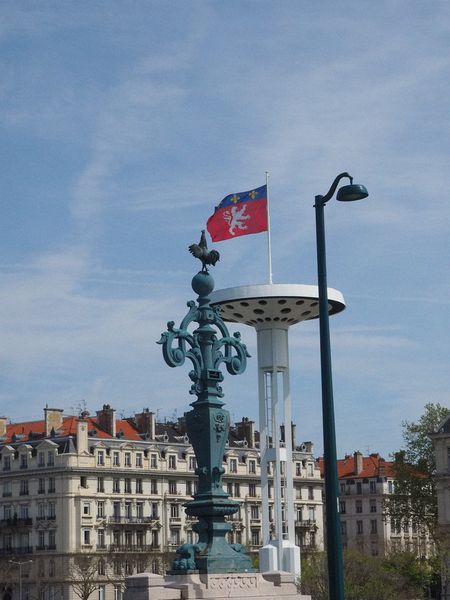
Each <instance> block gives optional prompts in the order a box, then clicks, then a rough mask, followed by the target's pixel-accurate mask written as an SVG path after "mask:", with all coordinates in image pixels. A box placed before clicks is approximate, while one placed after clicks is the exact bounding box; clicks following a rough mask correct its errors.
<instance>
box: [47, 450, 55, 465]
mask: <svg viewBox="0 0 450 600" xmlns="http://www.w3.org/2000/svg"><path fill="white" fill-rule="evenodd" d="M54 466H55V451H54V450H49V451H48V452H47V467H54Z"/></svg>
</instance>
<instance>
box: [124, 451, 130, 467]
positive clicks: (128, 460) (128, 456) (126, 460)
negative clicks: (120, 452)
mask: <svg viewBox="0 0 450 600" xmlns="http://www.w3.org/2000/svg"><path fill="white" fill-rule="evenodd" d="M124 459H125V460H124V462H125V466H126V467H131V452H125V456H124Z"/></svg>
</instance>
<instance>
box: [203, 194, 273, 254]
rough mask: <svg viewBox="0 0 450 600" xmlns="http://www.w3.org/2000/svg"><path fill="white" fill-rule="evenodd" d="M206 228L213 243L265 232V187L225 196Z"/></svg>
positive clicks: (266, 222)
mask: <svg viewBox="0 0 450 600" xmlns="http://www.w3.org/2000/svg"><path fill="white" fill-rule="evenodd" d="M206 227H207V229H208V232H209V235H210V236H211V239H212V241H213V242H220V241H222V240H229V239H232V238H235V237H239V236H241V235H249V234H251V233H261V232H262V231H267V230H268V217H267V185H263V186H261V187H259V188H254V189H253V190H250V191H248V192H240V193H238V194H230V195H229V196H226V197H225V198H224V199H223V200H222V202H221V203H220V204H219V206H216V208H215V211H214V214H213V215H211V216H210V217H209V219H208V222H207V225H206Z"/></svg>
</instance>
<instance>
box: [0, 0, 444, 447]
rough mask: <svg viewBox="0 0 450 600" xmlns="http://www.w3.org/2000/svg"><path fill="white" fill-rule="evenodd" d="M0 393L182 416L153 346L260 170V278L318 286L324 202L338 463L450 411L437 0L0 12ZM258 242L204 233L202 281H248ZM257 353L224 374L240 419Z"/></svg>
mask: <svg viewBox="0 0 450 600" xmlns="http://www.w3.org/2000/svg"><path fill="white" fill-rule="evenodd" d="M0 44H1V52H0V65H1V74H2V76H1V82H0V96H1V104H0V126H1V142H0V153H1V165H2V168H1V178H0V181H1V183H0V185H1V198H2V218H1V221H0V227H1V235H0V247H1V258H0V309H1V310H0V337H1V344H0V372H1V378H0V401H1V407H2V408H1V412H2V413H3V414H5V415H7V416H9V417H11V418H12V419H13V420H18V419H25V418H26V419H31V418H35V417H40V416H41V415H42V408H43V407H44V406H45V404H46V403H48V404H49V405H50V406H54V407H59V408H64V409H66V410H67V411H68V412H72V410H73V408H75V407H77V406H78V405H79V404H80V402H81V401H82V400H85V401H86V403H87V406H88V408H89V409H90V410H91V412H95V410H97V409H98V408H100V407H101V405H102V404H103V403H110V404H112V405H113V406H114V407H116V408H117V409H118V412H119V414H124V415H126V416H128V415H131V414H132V413H133V412H134V411H138V410H141V409H142V408H143V407H144V406H148V407H149V408H151V409H153V410H159V415H160V416H167V417H170V416H173V415H174V414H177V415H178V416H180V415H182V414H183V412H184V411H185V410H186V408H187V405H188V402H189V401H191V399H192V398H191V397H189V395H188V393H187V392H188V388H189V380H188V377H187V371H188V368H186V369H184V368H181V369H176V370H171V369H169V368H168V367H166V366H165V364H164V362H163V359H162V356H161V348H160V346H157V345H156V344H155V341H156V340H157V339H159V335H160V332H161V331H163V330H164V329H165V326H166V325H165V324H166V321H168V320H172V319H173V320H175V321H176V322H179V321H180V320H181V318H182V317H183V316H184V314H185V312H186V304H185V303H186V301H187V300H189V299H191V298H192V297H193V293H192V291H191V290H190V280H191V277H192V275H193V274H194V273H195V271H196V269H197V267H198V265H196V264H195V262H194V261H193V259H192V257H191V256H190V255H189V254H188V253H187V251H186V248H187V246H188V245H189V244H190V243H191V242H193V241H197V239H198V237H199V232H200V229H201V228H202V227H204V225H205V222H206V219H207V218H208V216H209V215H210V214H211V212H212V210H213V207H214V205H215V204H217V202H218V201H220V200H221V199H222V198H223V197H224V196H226V195H227V194H229V193H232V192H239V191H243V190H247V189H251V188H252V187H255V186H259V185H262V184H263V183H264V172H265V171H266V170H268V171H270V175H271V179H270V183H271V213H272V236H273V265H274V281H275V282H276V283H306V284H314V283H315V282H316V261H315V240H314V210H313V208H312V205H313V198H314V195H315V194H320V193H321V194H324V193H325V192H326V191H327V190H328V187H329V185H330V184H331V181H332V180H333V178H334V177H335V175H336V174H338V173H339V172H341V171H344V170H347V171H349V172H350V173H352V174H353V175H354V177H355V181H357V182H361V183H364V184H365V185H366V186H367V187H368V189H369V192H370V198H369V199H368V200H367V201H365V202H359V203H351V204H340V203H336V202H334V201H333V202H330V203H329V205H328V206H327V208H326V224H327V250H328V281H329V285H330V286H333V287H336V288H338V289H340V290H341V291H342V292H343V294H344V296H345V298H346V301H347V306H348V308H347V310H346V311H345V312H344V313H342V314H341V315H339V316H336V317H334V318H333V319H332V320H331V330H332V352H333V371H334V390H335V404H336V424H337V439H338V449H339V453H340V454H341V455H342V454H343V453H344V452H353V451H354V450H357V449H359V450H361V451H363V452H364V453H366V452H367V451H368V450H369V451H370V452H376V451H379V452H381V453H382V454H383V455H385V456H386V457H387V456H388V455H389V453H391V452H392V451H394V450H396V449H397V448H398V447H399V446H400V444H401V421H402V420H404V419H409V420H413V419H416V418H417V417H418V416H419V415H420V414H421V412H422V409H423V406H424V404H425V403H426V402H429V401H432V402H440V403H442V404H444V405H447V406H449V403H450V401H449V392H448V390H449V388H450V369H449V350H450V342H449V329H450V328H449V321H450V317H449V303H450V302H449V298H450V294H449V292H450V285H449V258H450V252H449V222H450V202H449V200H448V189H449V175H448V173H449V169H448V150H449V118H448V99H449V91H450V89H449V88H450V85H449V82H450V5H449V3H448V2H439V1H437V0H435V1H433V2H426V3H425V2H417V1H415V0H406V1H401V0H398V1H396V2H394V1H391V2H383V1H380V2H371V1H364V0H358V1H356V0H355V1H342V2H339V3H336V2H328V1H324V2H312V1H311V2H310V1H301V0H297V1H295V2H294V1H289V0H283V1H279V2H275V1H271V2H266V1H256V0H251V1H250V0H248V1H246V0H241V1H239V2H238V1H233V0H230V1H227V2H218V1H206V0H205V1H203V2H195V1H191V2H181V1H161V2H158V1H145V2H144V1H139V0H135V1H133V2H131V1H129V2H128V1H125V0H123V1H120V2H119V1H115V0H108V1H97V0H93V1H91V2H71V1H68V0H67V1H63V2H60V1H58V2H56V1H48V2H46V1H45V0H42V1H40V2H32V1H28V0H23V1H21V2H17V1H16V0H14V1H12V0H11V1H8V0H4V1H3V2H2V3H1V6H0ZM265 243H266V240H265V235H264V234H260V235H253V236H246V237H243V238H240V239H236V240H232V241H228V242H221V243H218V244H217V245H216V246H217V249H218V250H219V251H220V252H221V255H222V258H221V261H220V263H219V264H218V265H217V267H216V268H215V271H214V277H215V280H216V287H217V288H222V287H230V286H233V285H240V284H251V283H261V282H265V281H266V278H267V272H266V271H267V267H266V260H265V252H266V246H265ZM241 332H242V336H243V338H244V340H245V341H246V342H247V345H248V347H249V349H250V352H251V353H252V355H253V359H252V360H251V361H250V364H249V367H248V370H247V372H246V374H244V375H242V376H240V377H234V378H233V377H230V376H228V377H227V379H226V381H225V383H224V391H225V394H226V395H225V400H226V402H227V407H228V408H229V410H230V412H231V413H232V415H233V417H234V418H236V419H239V418H240V417H241V416H243V415H244V414H246V415H249V416H251V417H255V418H256V416H257V412H258V411H257V389H256V349H255V334H254V332H253V330H251V329H250V328H247V327H245V326H244V327H242V328H241ZM318 337H319V336H318V324H317V322H312V323H307V324H306V323H305V324H301V325H297V326H296V327H294V328H293V329H292V330H291V334H290V342H291V369H292V392H293V404H294V417H295V420H296V421H297V424H298V438H299V439H302V440H312V441H314V442H315V444H316V450H317V452H320V451H321V447H322V441H321V436H322V434H321V408H320V372H319V349H318Z"/></svg>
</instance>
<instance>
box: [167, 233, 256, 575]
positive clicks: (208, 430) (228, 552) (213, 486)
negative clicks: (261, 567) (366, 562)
mask: <svg viewBox="0 0 450 600" xmlns="http://www.w3.org/2000/svg"><path fill="white" fill-rule="evenodd" d="M202 241H203V246H202ZM202 241H201V243H200V246H197V245H193V246H191V247H190V250H191V252H192V253H193V254H194V255H195V256H197V258H200V260H202V262H203V269H202V270H201V271H200V272H199V273H197V274H196V275H195V276H194V278H193V279H192V289H193V290H194V292H195V293H196V294H197V295H198V299H197V303H196V302H194V301H192V300H191V301H189V302H188V303H187V305H188V307H189V312H188V313H187V315H186V316H185V317H184V319H183V320H182V322H181V325H180V327H179V328H178V329H177V328H176V327H175V326H174V322H173V321H170V322H169V323H168V324H167V331H166V332H164V333H163V334H162V335H161V339H160V340H159V342H158V343H159V344H162V347H163V348H162V349H163V355H164V359H165V361H166V363H167V364H168V365H169V366H170V367H180V366H181V365H183V364H184V362H185V359H186V358H189V359H190V361H191V362H192V364H193V369H192V370H191V371H190V372H189V378H190V379H191V381H192V385H191V389H190V394H193V395H195V396H197V399H196V400H195V401H194V402H192V404H191V406H192V410H191V411H189V412H187V413H185V417H186V425H187V433H188V436H189V439H190V442H191V444H192V446H193V448H194V452H195V457H196V459H197V469H196V474H197V475H198V491H197V493H196V494H195V496H194V500H192V501H190V502H187V503H186V514H188V515H190V516H195V517H197V518H198V523H196V524H195V525H194V526H193V529H194V531H196V532H197V533H198V536H199V541H198V542H197V543H196V544H183V545H182V546H180V548H178V549H177V554H178V556H179V558H177V559H175V560H174V562H173V564H172V571H171V573H174V574H176V573H180V574H182V573H188V572H192V571H199V572H200V573H235V572H240V573H242V572H245V571H248V572H250V571H253V570H254V569H253V568H252V564H251V560H250V557H249V555H248V554H247V552H246V551H245V549H244V548H243V546H241V545H240V544H229V543H228V542H227V540H226V539H225V536H226V534H227V532H228V531H229V530H230V529H231V525H230V524H229V523H227V522H226V521H225V516H227V515H232V514H234V513H235V512H237V511H238V509H239V504H238V503H237V502H234V501H233V500H230V499H229V497H228V494H227V493H226V492H225V491H224V489H223V487H222V475H223V473H224V468H223V466H222V462H223V454H224V450H225V444H226V441H227V438H228V432H229V426H230V415H229V412H228V411H227V410H225V409H224V408H223V404H224V403H223V401H222V400H221V398H222V397H223V392H222V387H221V385H220V384H221V382H222V381H223V374H222V372H221V371H220V370H219V366H220V365H221V364H222V363H223V364H224V365H225V366H226V369H227V371H228V373H230V374H231V375H239V374H240V373H243V372H244V371H245V368H246V364H247V357H248V356H249V354H248V352H247V349H246V347H245V345H244V344H243V343H242V342H241V340H240V334H239V333H235V334H234V335H233V336H230V334H229V332H228V329H227V327H226V325H225V323H224V322H223V320H222V319H221V317H220V314H219V310H220V309H218V308H215V307H212V306H211V305H210V299H209V294H210V293H211V292H212V290H213V289H214V280H213V278H212V277H211V275H210V274H209V272H208V270H207V268H206V264H211V263H213V264H214V262H216V261H217V260H218V253H217V252H216V251H215V250H211V251H210V252H208V251H207V248H206V242H205V240H204V235H203V234H202ZM194 246H195V247H196V248H199V247H200V248H201V249H202V251H203V256H198V255H197V254H196V253H195V252H194V251H193V250H192V248H193V247H194ZM213 253H215V255H214V254H213ZM211 255H212V256H213V260H211V261H209V262H208V258H207V257H208V256H211ZM205 256H206V258H205ZM191 323H198V327H197V328H196V329H195V330H194V331H193V332H192V333H191V332H190V331H189V330H188V327H189V325H190V324H191ZM217 334H219V335H217Z"/></svg>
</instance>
